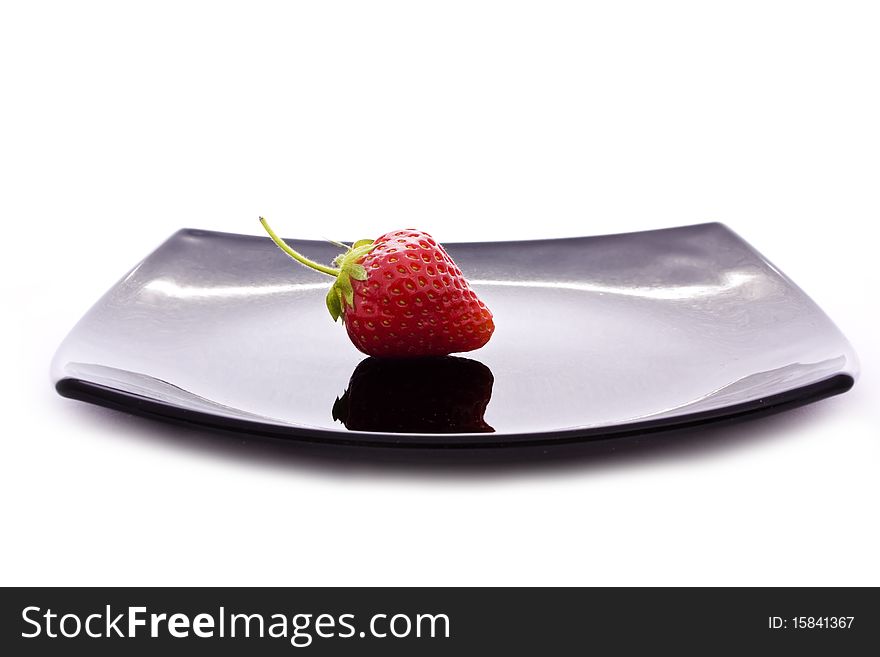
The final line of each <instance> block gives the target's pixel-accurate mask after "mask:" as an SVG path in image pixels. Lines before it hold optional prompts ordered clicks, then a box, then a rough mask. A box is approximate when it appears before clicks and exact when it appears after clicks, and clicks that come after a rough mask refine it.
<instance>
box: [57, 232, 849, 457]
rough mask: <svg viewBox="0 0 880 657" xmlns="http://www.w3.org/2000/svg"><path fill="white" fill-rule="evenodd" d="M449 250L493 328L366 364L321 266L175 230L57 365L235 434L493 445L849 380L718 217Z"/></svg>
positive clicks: (794, 400) (718, 407)
mask: <svg viewBox="0 0 880 657" xmlns="http://www.w3.org/2000/svg"><path fill="white" fill-rule="evenodd" d="M290 243H291V244H292V245H293V246H294V248H296V249H298V250H300V251H301V252H303V253H306V254H307V255H309V256H310V257H312V258H314V259H316V260H319V261H325V262H330V261H331V260H332V258H333V257H334V256H335V255H336V254H337V253H338V249H337V248H336V247H334V246H332V245H330V244H326V243H324V242H314V241H298V240H291V242H290ZM446 247H447V250H448V251H449V253H450V255H451V256H452V257H453V258H454V259H455V261H456V262H457V264H458V265H459V266H460V268H461V269H462V271H463V272H464V273H465V275H466V276H467V277H468V279H469V280H470V282H471V284H472V286H473V288H474V289H475V290H476V292H477V293H478V294H479V295H480V297H481V298H482V299H483V300H484V301H485V303H486V305H487V306H488V307H489V308H490V309H491V310H492V312H493V313H494V315H495V324H496V327H497V328H496V331H495V334H494V335H493V337H492V339H491V340H490V341H489V343H488V344H487V345H486V346H485V347H484V348H482V349H480V350H478V351H475V352H470V353H468V354H466V355H464V356H463V357H449V358H445V359H435V360H431V361H418V362H416V363H412V362H410V363H402V362H399V361H382V360H377V359H365V357H364V355H363V354H361V353H360V352H358V351H357V350H356V349H355V348H354V347H353V346H352V344H351V343H350V342H349V340H348V337H347V336H346V334H345V330H344V329H343V328H342V327H340V326H338V325H337V326H334V325H333V324H332V323H331V319H330V318H329V316H328V313H327V310H326V307H325V305H324V295H325V293H326V290H327V288H328V287H329V284H330V282H331V281H330V279H329V278H327V277H325V276H322V275H321V274H318V273H317V272H314V271H311V270H308V269H306V268H304V267H301V266H299V265H297V264H296V263H294V262H293V261H291V260H290V259H289V258H287V257H286V256H285V255H284V254H282V253H281V252H280V251H279V250H278V249H277V248H276V247H275V246H274V245H273V244H272V242H271V241H270V240H269V239H268V238H264V237H252V236H245V235H233V234H227V233H216V232H209V231H204V230H190V229H186V230H181V231H179V232H177V233H175V234H174V235H172V236H171V237H170V238H169V239H168V240H167V241H166V242H165V243H164V244H162V245H161V246H160V247H159V248H158V249H157V250H156V251H155V252H153V253H152V254H151V255H149V256H148V257H147V258H146V259H145V260H144V261H143V262H141V263H140V264H138V265H137V266H136V267H135V268H134V269H132V270H131V272H129V273H128V274H127V275H126V276H125V277H124V278H123V279H122V280H121V281H119V283H117V284H116V285H115V286H114V287H113V288H112V289H111V290H110V291H109V292H108V293H107V294H105V295H104V297H103V298H101V299H100V300H99V301H98V302H97V303H96V304H95V306H94V307H93V308H92V309H91V310H89V312H88V313H87V314H86V315H85V317H83V319H82V320H81V321H80V322H79V323H78V324H77V325H76V327H75V328H74V329H73V330H72V331H71V333H70V334H69V335H68V337H67V338H66V339H65V341H64V342H63V343H62V345H61V347H60V348H59V350H58V353H57V354H56V356H55V359H54V361H53V364H52V377H53V381H54V383H55V385H56V389H57V390H58V392H59V393H60V394H61V395H63V396H65V397H71V398H75V399H80V400H84V401H89V402H93V403H97V404H101V405H104V406H109V407H112V408H117V409H121V410H125V411H128V412H132V413H137V414H141V415H147V416H152V417H159V418H164V419H171V420H178V421H183V422H189V423H195V424H198V425H202V426H208V427H214V428H219V429H226V430H233V431H241V432H247V433H250V434H258V435H264V436H273V437H280V438H290V439H299V440H310V441H321V442H330V443H338V444H347V445H394V446H401V447H426V446H428V447H488V446H509V445H529V444H531V445H534V444H536V443H539V444H545V443H546V444H550V443H560V442H572V441H579V440H588V439H597V438H608V437H614V436H622V435H631V434H633V433H644V432H650V431H657V430H661V429H670V428H677V427H683V426H692V425H695V424H701V423H704V422H711V421H719V420H724V419H731V418H738V417H743V416H748V415H753V414H758V413H766V412H769V411H776V410H782V409H784V408H789V407H792V406H795V405H799V404H803V403H807V402H811V401H815V400H817V399H821V398H823V397H827V396H829V395H833V394H837V393H840V392H844V391H846V390H848V389H849V388H850V387H851V386H852V384H853V382H854V380H855V376H856V373H857V368H858V366H857V362H856V358H855V354H854V353H853V351H852V348H851V347H850V345H849V344H848V342H847V341H846V339H845V338H844V337H843V335H842V334H841V333H840V331H839V330H838V329H837V328H836V327H835V326H834V324H833V323H832V322H831V320H830V319H829V318H828V317H827V316H826V315H825V314H824V313H823V312H822V310H821V309H820V308H819V307H818V306H817V305H816V304H815V303H814V302H813V301H812V300H811V299H810V298H809V297H808V296H807V295H806V294H804V293H803V292H802V291H801V290H800V289H799V288H798V287H797V286H795V285H794V284H793V283H792V282H791V281H790V280H789V279H788V278H787V277H786V276H785V275H784V274H782V273H781V272H780V271H779V270H778V269H776V268H775V267H774V266H773V265H772V264H770V263H769V262H768V261H767V260H766V259H764V258H763V257H762V256H761V255H760V254H759V253H757V252H756V251H755V250H754V249H753V248H752V247H751V246H749V245H748V244H747V243H746V242H745V241H743V240H742V239H741V238H740V237H738V236H737V235H736V234H735V233H733V232H732V231H731V230H729V229H728V228H727V227H725V226H723V225H721V224H717V223H711V224H700V225H696V226H685V227H680V228H670V229H664V230H654V231H647V232H640V233H629V234H622V235H607V236H599V237H582V238H574V239H561V240H540V241H526V242H487V243H458V244H448V245H446ZM361 361H363V362H361Z"/></svg>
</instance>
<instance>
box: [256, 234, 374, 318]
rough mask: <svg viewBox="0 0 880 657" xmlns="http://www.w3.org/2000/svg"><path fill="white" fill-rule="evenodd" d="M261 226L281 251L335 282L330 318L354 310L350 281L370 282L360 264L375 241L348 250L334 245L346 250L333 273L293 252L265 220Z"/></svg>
mask: <svg viewBox="0 0 880 657" xmlns="http://www.w3.org/2000/svg"><path fill="white" fill-rule="evenodd" d="M260 223H261V224H263V228H265V229H266V232H267V233H269V237H271V238H272V241H273V242H275V244H276V245H277V246H278V248H279V249H281V250H282V251H284V252H285V253H286V254H287V255H289V256H290V257H291V258H293V259H294V260H296V261H297V262H298V263H300V264H301V265H305V266H306V267H309V268H310V269H314V270H315V271H319V272H321V273H322V274H327V275H328V276H332V277H333V278H335V279H336V280H335V281H334V282H333V285H331V286H330V289H329V290H328V291H327V299H326V301H327V310H329V311H330V316H331V317H332V318H333V321H334V322H335V321H336V320H337V319H339V318H340V317H342V316H343V315H344V314H345V309H346V307H351V306H354V288H353V287H352V285H351V281H352V279H354V280H356V281H365V280H367V270H366V269H364V266H363V265H362V264H360V263H359V262H358V261H359V260H361V259H362V258H363V257H364V256H365V255H367V254H368V253H369V252H370V251H371V250H372V249H373V246H374V244H373V240H358V241H357V242H355V243H354V244H353V245H351V246H346V245H345V244H343V243H342V242H333V244H336V245H337V246H339V247H340V248H342V249H345V252H344V253H341V254H340V255H338V256H337V257H336V259H335V260H334V261H333V262H334V264H337V265H339V269H334V268H333V267H327V266H326V265H322V264H321V263H319V262H315V261H314V260H309V259H308V258H306V257H305V256H304V255H302V254H300V253H297V252H296V251H294V250H293V249H291V248H290V247H289V246H288V245H287V243H286V242H285V241H284V240H283V239H281V238H280V237H278V235H276V234H275V231H274V230H272V229H271V228H270V227H269V224H268V223H267V222H266V220H265V219H263V218H262V217H260Z"/></svg>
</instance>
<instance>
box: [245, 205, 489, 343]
mask: <svg viewBox="0 0 880 657" xmlns="http://www.w3.org/2000/svg"><path fill="white" fill-rule="evenodd" d="M260 221H261V222H262V224H263V227H264V228H265V229H266V232H267V233H269V236H270V237H271V238H272V240H273V241H274V242H275V244H277V245H278V247H279V248H281V249H282V250H283V251H284V252H285V253H287V254H288V255H289V256H290V257H291V258H293V259H294V260H296V261H297V262H299V263H301V264H303V265H306V266H307V267H311V268H312V269H315V270H317V271H320V272H322V273H324V274H328V275H329V276H334V277H335V278H336V281H335V282H334V283H333V285H332V286H331V288H330V291H329V292H328V293H327V308H328V309H329V310H330V315H331V316H332V317H333V320H334V321H335V320H337V319H338V318H339V317H342V319H343V322H344V323H345V328H346V330H347V331H348V337H349V338H350V339H351V341H352V342H353V343H354V346H355V347H357V348H358V349H360V350H361V351H362V352H364V353H365V354H368V355H370V356H385V357H389V358H409V357H416V356H445V355H447V354H452V353H458V352H462V351H472V350H474V349H479V348H480V347H482V346H483V345H484V344H486V343H487V342H488V341H489V338H490V337H492V332H493V331H494V330H495V324H494V323H493V322H492V313H491V312H489V309H488V308H486V305H485V304H484V303H483V302H482V301H480V299H479V298H477V295H476V293H475V292H474V291H473V290H471V288H470V286H469V285H468V283H467V281H466V280H465V278H464V275H463V274H462V273H461V270H460V269H459V268H458V267H457V266H456V264H455V263H454V262H453V261H452V258H450V257H449V254H448V253H446V250H445V249H444V248H443V247H442V246H440V245H439V244H437V242H436V241H435V240H434V239H433V238H432V237H431V236H430V235H428V233H425V232H423V231H420V230H415V229H406V230H397V231H394V232H391V233H386V234H385V235H382V236H381V237H379V238H378V239H376V240H375V241H372V240H360V241H358V242H355V243H354V244H353V245H352V246H351V247H347V246H345V245H344V244H340V246H342V247H344V248H346V249H347V251H345V252H344V253H342V254H340V255H339V256H337V257H336V259H335V260H334V261H333V262H334V264H335V265H336V266H337V267H338V268H333V267H327V266H325V265H321V264H319V263H317V262H314V261H312V260H309V259H308V258H305V257H304V256H302V255H300V254H299V253H297V252H296V251H294V250H293V249H291V248H290V247H289V246H288V245H287V244H285V243H284V241H283V240H281V238H279V237H278V236H277V235H276V234H275V233H274V232H273V231H272V229H271V228H270V227H269V225H268V224H267V223H266V221H265V219H263V218H262V217H260Z"/></svg>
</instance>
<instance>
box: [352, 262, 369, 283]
mask: <svg viewBox="0 0 880 657" xmlns="http://www.w3.org/2000/svg"><path fill="white" fill-rule="evenodd" d="M348 273H349V275H350V276H351V277H352V278H353V279H354V280H356V281H365V280H367V270H366V269H365V268H364V266H363V265H359V264H357V263H355V264H353V265H351V267H350V269H349V272H348Z"/></svg>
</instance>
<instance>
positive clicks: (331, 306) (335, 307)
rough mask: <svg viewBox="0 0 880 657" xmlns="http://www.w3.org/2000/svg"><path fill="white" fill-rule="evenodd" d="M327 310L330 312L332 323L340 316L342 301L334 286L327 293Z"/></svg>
mask: <svg viewBox="0 0 880 657" xmlns="http://www.w3.org/2000/svg"><path fill="white" fill-rule="evenodd" d="M327 310H329V311H330V316H331V317H332V318H333V321H334V322H335V321H336V320H337V319H339V318H340V317H341V316H342V301H341V300H340V298H339V293H338V292H337V290H336V286H335V285H333V286H331V288H330V289H329V290H328V291H327Z"/></svg>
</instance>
